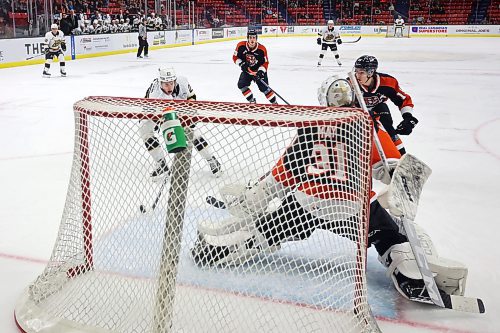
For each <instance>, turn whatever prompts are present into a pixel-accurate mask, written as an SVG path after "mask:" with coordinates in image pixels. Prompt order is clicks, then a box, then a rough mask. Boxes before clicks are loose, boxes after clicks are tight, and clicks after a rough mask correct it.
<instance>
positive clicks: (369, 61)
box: [354, 55, 378, 76]
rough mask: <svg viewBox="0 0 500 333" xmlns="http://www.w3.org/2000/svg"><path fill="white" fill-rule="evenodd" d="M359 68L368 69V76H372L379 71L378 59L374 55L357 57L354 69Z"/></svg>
mask: <svg viewBox="0 0 500 333" xmlns="http://www.w3.org/2000/svg"><path fill="white" fill-rule="evenodd" d="M358 68H359V69H362V70H364V71H366V73H367V74H368V76H372V75H373V74H375V72H376V71H377V68H378V60H377V58H375V57H374V56H370V55H363V56H361V57H359V58H358V59H356V62H355V63H354V69H358Z"/></svg>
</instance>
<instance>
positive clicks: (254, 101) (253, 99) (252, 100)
mask: <svg viewBox="0 0 500 333" xmlns="http://www.w3.org/2000/svg"><path fill="white" fill-rule="evenodd" d="M249 102H250V104H255V103H257V100H256V99H255V98H252V99H251V100H249Z"/></svg>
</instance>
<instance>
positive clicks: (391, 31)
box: [385, 24, 410, 38]
mask: <svg viewBox="0 0 500 333" xmlns="http://www.w3.org/2000/svg"><path fill="white" fill-rule="evenodd" d="M385 37H387V38H404V37H410V26H408V25H405V26H404V27H402V28H396V27H395V25H394V24H391V25H388V26H387V32H386V34H385Z"/></svg>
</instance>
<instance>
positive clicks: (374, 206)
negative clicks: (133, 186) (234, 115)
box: [191, 78, 467, 303]
mask: <svg viewBox="0 0 500 333" xmlns="http://www.w3.org/2000/svg"><path fill="white" fill-rule="evenodd" d="M327 81H328V83H327V84H326V85H327V87H323V86H322V88H320V91H319V92H318V93H319V95H321V96H320V98H319V99H320V103H321V104H323V105H328V106H340V105H345V104H350V103H352V101H353V97H352V92H351V90H350V88H349V87H350V85H349V84H347V85H346V81H345V80H343V79H338V78H334V79H331V78H329V80H327ZM325 82H326V81H325ZM322 92H323V93H322ZM325 94H326V95H325ZM337 103H342V104H340V105H339V104H337ZM378 125H379V126H378V132H377V135H378V136H379V137H382V138H383V137H384V135H386V136H387V140H383V142H386V143H390V145H388V144H386V145H384V151H386V150H387V151H386V154H387V156H388V157H391V156H392V157H393V158H395V160H396V161H397V158H399V157H400V155H398V154H399V153H398V151H397V148H396V147H395V146H394V144H393V143H392V140H391V139H390V137H388V135H387V133H386V132H385V131H384V130H383V127H382V126H381V125H380V124H378ZM338 130H341V129H338V128H337V129H326V128H323V129H321V128H307V129H299V130H298V132H297V136H296V138H295V140H294V141H293V144H292V145H291V146H290V147H288V148H287V150H286V151H285V153H284V154H283V156H282V157H281V158H280V160H279V161H278V163H277V164H276V166H275V167H274V168H273V170H272V172H271V174H270V175H268V176H267V177H265V178H264V179H263V180H261V181H259V182H257V183H256V184H254V185H253V186H247V187H245V186H243V185H230V186H226V187H223V188H222V189H221V194H222V197H223V199H224V203H225V207H226V208H227V209H228V211H229V212H230V213H231V215H232V216H231V217H229V218H227V219H225V220H223V221H221V222H220V223H218V224H213V223H209V222H202V223H199V224H198V240H197V241H196V243H195V246H194V247H193V248H192V250H191V253H192V257H193V259H194V261H195V262H196V264H198V265H200V266H212V265H216V266H235V265H241V264H244V263H246V262H248V261H249V260H251V259H253V258H255V257H256V256H257V255H265V254H266V253H273V252H276V251H278V250H279V249H280V246H281V244H283V243H285V242H287V241H294V240H304V239H307V238H309V237H310V236H311V234H312V233H313V232H314V231H315V230H317V229H323V230H329V231H332V232H334V233H336V234H338V235H340V236H343V237H346V238H350V239H351V240H353V239H352V235H351V234H348V233H343V232H342V231H343V230H348V229H349V228H352V227H353V226H354V225H355V224H356V223H355V222H357V218H358V216H359V210H360V207H358V206H357V204H356V203H355V202H354V201H352V202H350V201H349V200H346V198H348V193H335V189H339V187H338V186H337V187H336V186H335V185H338V184H328V185H332V186H321V187H320V188H321V189H323V193H319V192H316V193H311V192H310V191H308V189H310V188H311V185H313V184H314V182H315V181H316V182H317V183H316V185H317V184H319V182H318V181H319V179H314V177H312V178H311V176H310V175H308V177H303V176H301V175H304V174H306V173H304V172H303V171H304V170H305V168H310V167H311V165H301V164H304V162H303V161H315V156H314V154H315V151H314V149H312V143H313V142H318V141H321V140H323V141H324V139H322V138H324V135H325V133H330V134H331V135H332V136H333V137H331V138H330V139H331V140H330V141H329V142H331V143H334V142H335V132H336V131H338ZM319 133H321V135H322V136H321V137H320V135H319ZM327 141H328V140H327ZM331 143H330V144H331ZM391 154H392V155H391ZM372 156H374V160H372V165H373V166H375V167H376V166H377V165H379V162H380V161H379V160H377V156H378V154H372ZM292 166H293V167H292ZM283 174H286V175H288V176H291V177H292V178H287V179H284V177H283ZM377 174H378V173H377V172H375V173H374V175H377ZM382 179H383V180H385V181H387V177H382ZM389 179H390V178H389ZM290 184H293V185H290ZM323 185H324V179H323ZM332 207H341V208H339V209H338V210H337V209H333V210H332V209H331V208H332ZM398 223H399V221H398V219H397V218H393V217H391V215H390V214H389V213H388V212H387V211H386V210H385V209H384V208H383V207H382V206H381V205H380V203H379V202H378V200H377V199H376V198H375V197H374V196H372V200H371V205H370V215H369V234H368V246H371V245H374V246H375V248H376V250H377V252H378V254H379V260H380V262H381V263H382V264H383V265H384V266H386V267H387V275H388V276H389V277H391V279H392V281H393V282H394V285H395V287H396V289H397V290H398V291H399V292H400V293H401V294H402V295H403V296H404V297H405V298H407V299H410V300H414V301H420V302H425V303H432V301H431V299H430V297H429V295H428V293H427V290H426V288H425V284H424V281H423V279H422V276H421V274H420V271H419V268H418V266H417V263H416V260H415V257H414V255H413V252H412V249H411V247H410V244H409V243H408V238H407V236H406V235H405V234H404V232H401V230H402V228H400V227H399V224H398ZM415 227H416V229H417V234H418V237H419V238H420V241H421V243H422V246H423V247H424V248H425V250H426V251H425V252H426V256H427V260H428V261H429V265H430V269H431V271H432V272H433V274H434V276H435V279H436V282H437V285H438V288H439V289H440V292H441V293H444V294H448V295H460V296H461V295H463V294H464V291H465V285H466V280H467V267H465V266H464V265H463V264H461V263H459V262H456V261H452V260H449V259H445V258H441V257H439V256H438V254H437V251H436V249H435V247H434V244H433V242H432V240H431V239H430V237H429V236H428V234H427V233H426V232H425V231H424V230H423V229H422V228H421V227H419V226H417V225H415Z"/></svg>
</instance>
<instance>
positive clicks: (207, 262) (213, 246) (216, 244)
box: [191, 230, 279, 266]
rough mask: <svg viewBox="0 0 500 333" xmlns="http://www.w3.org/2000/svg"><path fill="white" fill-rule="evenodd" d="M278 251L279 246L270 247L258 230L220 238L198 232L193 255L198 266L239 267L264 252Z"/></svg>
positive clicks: (237, 232) (243, 231) (234, 233)
mask: <svg viewBox="0 0 500 333" xmlns="http://www.w3.org/2000/svg"><path fill="white" fill-rule="evenodd" d="M277 249H279V246H269V244H268V243H267V241H266V240H265V239H264V237H263V236H262V235H261V234H260V233H259V232H258V231H256V230H254V231H252V232H250V231H246V230H239V231H235V232H233V233H230V234H227V235H220V236H211V235H204V234H202V233H200V232H198V240H197V241H196V243H195V245H194V247H193V248H192V249H191V255H192V258H193V260H194V262H195V263H196V264H197V265H198V266H239V265H242V264H244V263H246V262H247V261H249V260H251V259H252V258H254V257H255V256H256V255H257V254H259V253H260V252H262V251H266V252H274V251H276V250H277Z"/></svg>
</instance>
